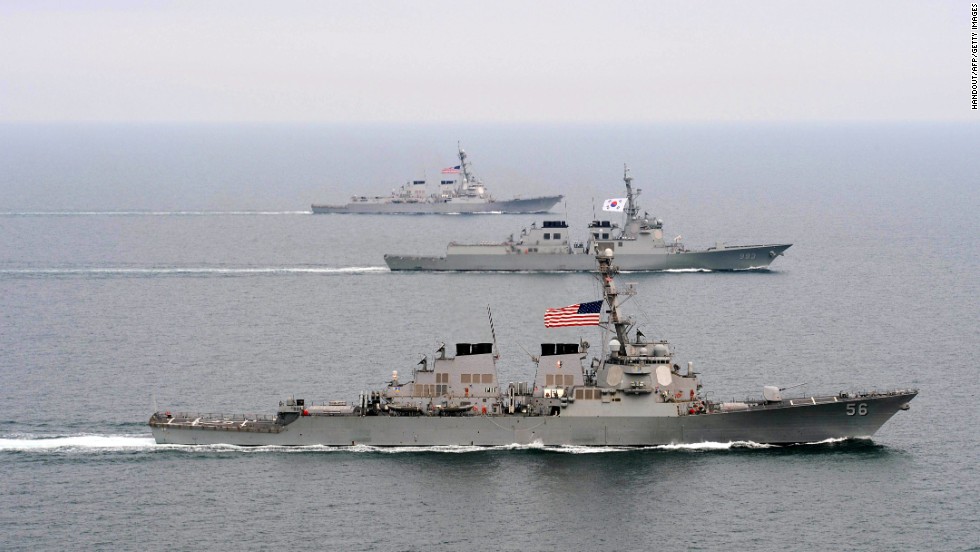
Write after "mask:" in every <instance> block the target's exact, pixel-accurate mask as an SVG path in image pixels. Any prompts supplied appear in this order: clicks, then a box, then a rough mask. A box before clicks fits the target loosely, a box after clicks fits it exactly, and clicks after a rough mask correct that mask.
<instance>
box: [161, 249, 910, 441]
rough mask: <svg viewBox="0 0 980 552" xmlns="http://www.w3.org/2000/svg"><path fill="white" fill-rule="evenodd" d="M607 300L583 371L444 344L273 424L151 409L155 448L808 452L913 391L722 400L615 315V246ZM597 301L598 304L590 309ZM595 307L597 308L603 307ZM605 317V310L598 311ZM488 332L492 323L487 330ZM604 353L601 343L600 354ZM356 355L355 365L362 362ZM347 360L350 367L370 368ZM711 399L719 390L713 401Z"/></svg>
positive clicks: (573, 360)
mask: <svg viewBox="0 0 980 552" xmlns="http://www.w3.org/2000/svg"><path fill="white" fill-rule="evenodd" d="M597 260H598V263H599V270H598V274H597V278H598V279H599V281H600V282H601V285H602V288H603V292H604V297H603V301H602V302H604V304H605V305H607V307H608V309H607V310H606V313H605V314H606V316H607V319H606V321H605V322H606V323H605V329H606V330H612V332H614V334H615V337H613V338H612V339H610V341H609V343H608V353H604V354H602V355H598V356H596V357H595V358H593V359H592V360H591V362H586V357H587V355H588V348H589V346H588V343H587V342H584V341H582V342H579V343H545V344H542V345H541V355H540V356H538V357H535V358H534V361H535V363H536V364H537V369H536V373H535V376H534V380H533V381H528V382H508V383H504V382H501V381H499V380H498V376H497V370H496V359H497V355H496V353H495V346H494V344H493V343H459V344H457V345H456V354H455V356H448V355H447V354H446V350H445V346H443V347H441V348H440V349H439V350H437V351H436V355H435V356H434V358H433V360H432V362H431V364H430V363H429V361H428V359H427V358H423V360H422V362H420V363H419V364H418V365H416V366H415V367H414V368H413V377H412V378H411V380H410V381H402V380H401V379H400V378H399V375H398V372H397V370H396V371H394V372H393V373H392V377H391V381H390V382H389V383H388V384H387V385H386V386H385V387H383V388H381V389H376V390H373V391H362V392H361V394H360V396H359V397H358V398H357V399H356V400H354V401H347V400H330V401H327V402H322V403H314V402H308V401H306V400H304V399H300V398H289V399H287V400H284V401H282V402H280V404H279V410H278V411H277V412H276V413H275V414H272V415H240V414H239V415H220V414H217V415H216V414H195V413H182V412H170V411H158V412H156V413H154V414H153V415H152V416H151V417H150V421H149V425H150V428H151V431H152V433H153V437H154V438H155V440H156V442H157V443H161V444H181V445H212V444H230V445H245V446H253V445H286V446H289V445H324V446H353V445H371V446H383V447H401V446H453V445H461V446H473V445H476V446H499V445H511V444H538V443H539V444H541V445H544V446H563V445H571V446H623V447H635V446H655V445H667V444H683V443H702V442H720V443H728V442H755V443H770V444H789V443H815V442H821V441H825V440H828V439H838V438H868V437H870V436H871V435H873V434H874V433H875V432H876V431H877V430H878V429H879V428H880V427H881V426H882V425H883V424H884V423H885V422H886V421H888V419H889V418H891V417H892V416H893V415H894V414H895V413H897V412H898V411H899V410H906V409H908V403H909V401H911V400H912V399H913V398H915V396H916V395H917V393H918V391H917V390H891V391H871V392H867V391H865V392H840V393H837V394H831V395H809V396H800V397H793V398H789V397H788V396H783V393H782V391H783V390H784V389H780V388H778V387H775V386H766V387H764V388H763V392H762V398H760V399H751V400H745V401H732V402H721V401H716V400H713V399H711V398H710V397H709V395H708V394H707V392H705V391H704V390H703V389H702V386H701V380H700V378H699V377H698V373H697V372H695V371H694V369H693V364H692V363H690V362H689V363H688V364H687V369H686V371H682V369H681V368H680V367H679V366H678V365H677V364H675V363H674V355H673V351H672V350H671V347H670V345H669V344H668V343H667V342H666V341H662V340H655V341H651V340H648V339H647V338H646V337H645V336H644V335H643V333H642V332H641V331H640V330H639V329H636V327H635V324H634V323H633V321H632V320H630V319H628V318H625V317H624V316H623V315H621V314H620V296H623V297H627V296H629V295H632V294H633V293H634V290H633V288H632V286H628V287H627V288H626V289H624V290H623V291H618V290H617V287H616V284H615V282H614V278H613V276H614V274H615V273H616V270H617V269H616V267H615V266H613V265H612V261H613V257H612V252H611V251H606V252H604V253H603V254H601V255H598V256H597ZM595 303H600V302H598V301H597V302H595ZM595 303H593V304H592V305H591V306H592V307H594V311H595V312H597V311H599V310H600V306H601V303H600V304H599V305H596V304H595ZM596 316H601V314H596ZM491 327H492V325H491ZM603 348H604V349H605V347H603ZM358 360H360V362H359V361H358ZM366 360H367V359H352V361H353V362H351V363H350V365H351V366H358V365H369V363H367V362H363V361H366ZM714 396H718V395H714Z"/></svg>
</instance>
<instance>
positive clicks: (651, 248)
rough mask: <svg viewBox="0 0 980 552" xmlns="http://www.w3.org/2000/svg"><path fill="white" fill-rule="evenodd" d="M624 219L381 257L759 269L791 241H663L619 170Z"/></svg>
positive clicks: (431, 267) (537, 265)
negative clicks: (601, 259) (598, 259)
mask: <svg viewBox="0 0 980 552" xmlns="http://www.w3.org/2000/svg"><path fill="white" fill-rule="evenodd" d="M623 180H624V181H625V183H626V196H627V197H626V207H625V209H624V210H623V212H624V213H625V215H626V216H625V223H624V225H623V227H622V228H620V227H619V226H618V225H616V224H614V223H611V222H610V221H608V220H594V221H592V223H591V224H589V228H588V231H589V235H588V238H587V240H586V241H584V242H572V241H571V238H570V236H569V228H568V224H567V223H566V222H565V221H563V220H557V221H555V220H552V221H544V224H543V225H542V226H541V227H538V226H537V225H536V224H533V225H532V226H531V229H530V230H528V229H524V231H522V232H521V235H520V237H519V238H518V239H516V240H515V239H514V236H513V234H512V235H511V236H510V237H509V238H508V239H507V240H506V241H504V242H500V243H478V244H467V243H456V242H452V243H450V244H449V245H448V246H447V248H446V256H445V257H419V256H411V255H392V254H386V255H385V256H384V259H385V263H387V265H388V268H390V269H391V270H393V271H398V270H425V271H498V272H504V271H510V272H564V271H592V270H595V260H594V259H593V257H592V255H591V254H590V252H592V251H597V250H598V251H604V250H606V249H611V250H613V251H614V252H615V254H616V261H617V263H618V265H619V267H620V268H621V269H622V270H629V271H663V270H750V269H765V268H768V267H769V264H770V263H771V262H772V261H773V260H775V259H776V257H778V256H780V255H782V254H783V252H784V251H786V250H787V249H789V247H790V246H791V245H792V244H789V243H777V244H762V245H730V246H729V245H721V244H718V245H715V246H714V247H708V248H707V249H701V250H691V249H687V248H686V247H684V244H683V243H681V242H680V239H679V238H680V237H679V236H678V238H675V239H674V240H673V241H671V242H667V241H666V240H665V239H664V230H663V221H662V220H660V219H656V218H653V219H651V218H650V216H649V215H648V214H647V213H644V214H643V216H640V207H639V205H638V204H637V202H636V196H638V195H639V193H640V190H636V192H634V191H633V185H632V184H633V178H632V177H631V176H630V174H629V169H628V168H627V169H625V171H624V174H623Z"/></svg>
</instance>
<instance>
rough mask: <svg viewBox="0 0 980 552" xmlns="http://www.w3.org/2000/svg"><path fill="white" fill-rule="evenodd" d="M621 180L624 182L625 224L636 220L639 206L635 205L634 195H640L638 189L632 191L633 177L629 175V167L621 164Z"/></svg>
mask: <svg viewBox="0 0 980 552" xmlns="http://www.w3.org/2000/svg"><path fill="white" fill-rule="evenodd" d="M623 182H625V183H626V224H629V223H631V222H633V221H634V220H636V214H637V213H639V212H640V208H639V207H638V206H637V205H636V196H638V195H640V190H637V191H636V193H635V194H634V193H633V177H632V176H631V175H630V168H629V167H628V166H626V165H625V164H624V165H623Z"/></svg>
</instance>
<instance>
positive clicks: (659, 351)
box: [653, 343, 670, 357]
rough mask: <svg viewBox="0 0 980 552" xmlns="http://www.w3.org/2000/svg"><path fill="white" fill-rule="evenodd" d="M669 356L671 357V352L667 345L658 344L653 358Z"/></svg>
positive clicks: (655, 346)
mask: <svg viewBox="0 0 980 552" xmlns="http://www.w3.org/2000/svg"><path fill="white" fill-rule="evenodd" d="M669 355H670V351H669V350H668V349H667V346H666V345H664V344H662V343H658V344H656V345H654V346H653V356H655V357H665V356H669Z"/></svg>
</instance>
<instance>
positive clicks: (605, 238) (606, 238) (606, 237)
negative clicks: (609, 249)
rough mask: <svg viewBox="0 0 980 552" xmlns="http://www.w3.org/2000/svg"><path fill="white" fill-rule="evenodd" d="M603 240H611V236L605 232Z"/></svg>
mask: <svg viewBox="0 0 980 552" xmlns="http://www.w3.org/2000/svg"><path fill="white" fill-rule="evenodd" d="M602 239H604V240H608V239H609V234H608V233H607V232H603V233H602Z"/></svg>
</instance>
